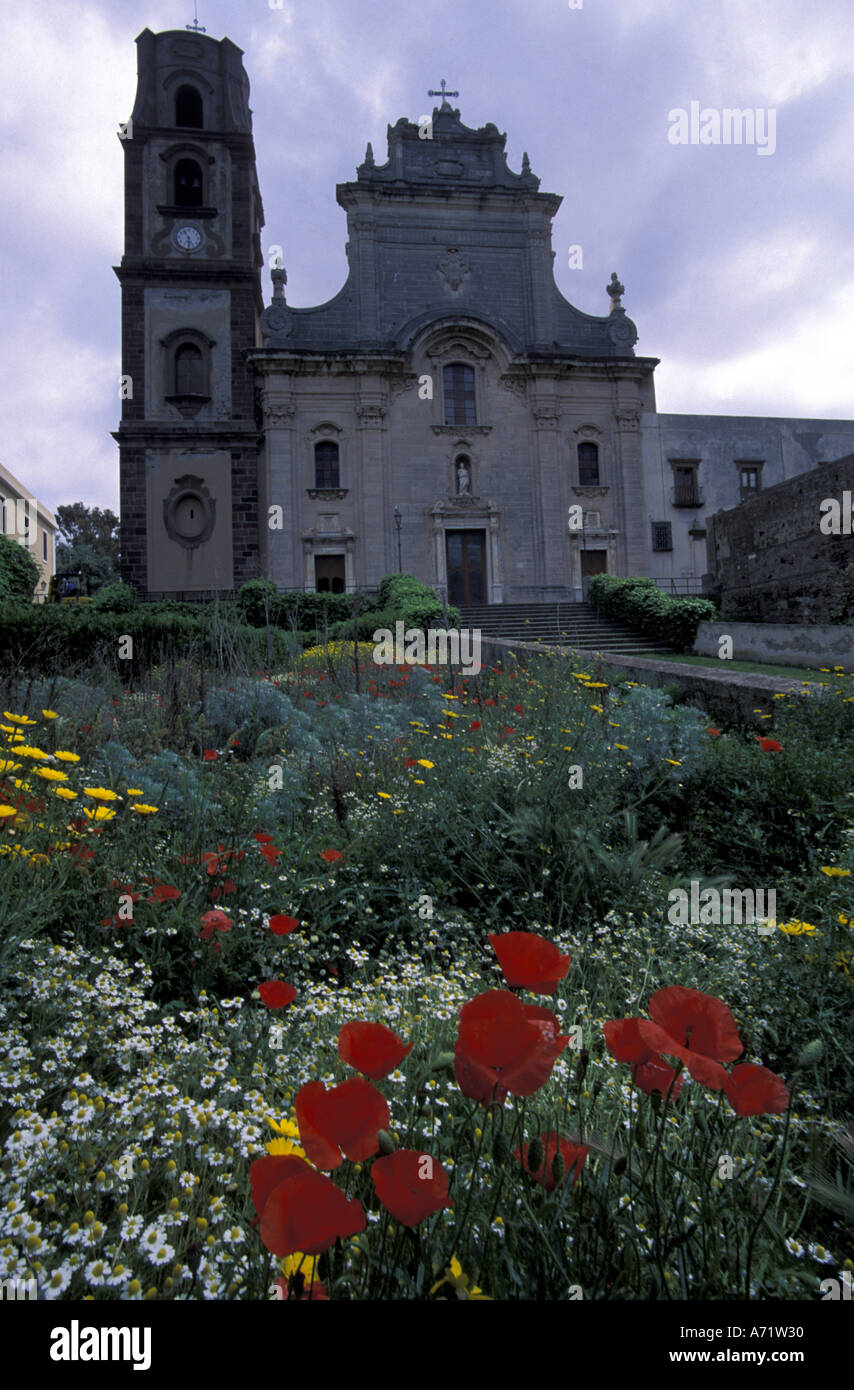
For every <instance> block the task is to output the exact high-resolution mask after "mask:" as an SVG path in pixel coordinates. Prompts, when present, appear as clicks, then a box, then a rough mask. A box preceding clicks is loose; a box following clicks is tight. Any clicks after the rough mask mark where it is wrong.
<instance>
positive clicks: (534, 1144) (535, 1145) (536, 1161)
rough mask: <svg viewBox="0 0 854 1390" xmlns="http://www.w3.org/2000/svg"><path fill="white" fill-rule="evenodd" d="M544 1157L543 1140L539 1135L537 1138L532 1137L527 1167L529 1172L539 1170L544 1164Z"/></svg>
mask: <svg viewBox="0 0 854 1390" xmlns="http://www.w3.org/2000/svg"><path fill="white" fill-rule="evenodd" d="M543 1157H544V1155H543V1144H542V1140H541V1139H540V1138H539V1136H537V1137H536V1138H534V1139H532V1140H531V1142H530V1144H529V1145H528V1163H527V1168H528V1172H529V1173H538V1172H539V1170H540V1169H541V1168H542V1166H543Z"/></svg>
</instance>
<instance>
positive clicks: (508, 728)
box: [501, 724, 516, 738]
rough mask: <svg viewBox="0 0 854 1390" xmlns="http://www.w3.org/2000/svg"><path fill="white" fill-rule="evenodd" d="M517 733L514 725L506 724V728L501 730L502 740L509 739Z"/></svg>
mask: <svg viewBox="0 0 854 1390" xmlns="http://www.w3.org/2000/svg"><path fill="white" fill-rule="evenodd" d="M515 732H516V730H515V729H514V728H513V725H512V724H505V725H504V728H503V729H502V730H501V736H502V738H507V737H508V736H509V735H510V734H515Z"/></svg>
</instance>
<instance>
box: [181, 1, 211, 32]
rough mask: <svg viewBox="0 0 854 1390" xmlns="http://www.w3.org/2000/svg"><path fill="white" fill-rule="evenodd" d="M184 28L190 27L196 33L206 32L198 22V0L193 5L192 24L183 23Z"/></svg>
mask: <svg viewBox="0 0 854 1390" xmlns="http://www.w3.org/2000/svg"><path fill="white" fill-rule="evenodd" d="M184 28H185V29H192V30H193V32H194V33H196V34H206V33H207V32H208V31H207V29H206V28H205V27H204V25H203V24H200V23H199V7H198V0H196V3H194V5H193V22H192V24H185V25H184Z"/></svg>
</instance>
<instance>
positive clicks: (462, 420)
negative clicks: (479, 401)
mask: <svg viewBox="0 0 854 1390" xmlns="http://www.w3.org/2000/svg"><path fill="white" fill-rule="evenodd" d="M443 380H444V386H445V424H446V425H475V424H477V417H476V412H475V394H474V368H473V367H467V366H466V365H465V363H463V362H452V363H451V364H450V366H448V367H446V368H445V370H444V373H443Z"/></svg>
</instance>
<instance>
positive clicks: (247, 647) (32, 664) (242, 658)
mask: <svg viewBox="0 0 854 1390" xmlns="http://www.w3.org/2000/svg"><path fill="white" fill-rule="evenodd" d="M163 607H164V605H160V606H159V609H158V611H152V609H151V608H149V606H148V605H147V604H139V605H138V606H137V607H135V608H134V609H133V610H132V611H130V612H118V613H117V612H104V611H103V610H101V611H98V610H97V609H96V608H95V607H94V604H87V605H85V606H82V605H76V604H75V605H71V604H68V605H60V604H49V605H48V604H33V605H32V607H31V608H30V609H26V608H23V607H22V606H21V605H20V604H19V603H17V602H14V601H9V600H6V601H5V602H4V601H2V600H0V652H2V661H3V666H4V667H5V668H7V669H8V668H9V667H12V668H14V667H15V666H16V665H17V666H20V668H21V669H22V670H30V671H33V672H35V673H38V674H40V675H50V674H54V673H57V672H62V671H66V672H67V671H68V670H71V669H78V670H79V669H81V668H83V667H88V666H91V665H92V664H100V665H104V666H106V667H107V668H108V669H112V670H116V671H118V672H121V674H122V679H123V680H124V679H130V678H132V677H136V676H138V675H140V673H141V672H143V671H145V670H148V669H150V668H151V667H152V666H155V665H161V664H163V663H165V662H168V661H170V660H172V661H175V660H184V659H186V658H188V657H190V656H192V654H193V653H194V652H195V654H196V655H197V656H199V657H201V656H202V655H203V654H204V655H205V657H206V659H207V661H209V662H212V663H213V664H214V665H215V666H216V665H231V664H234V663H237V664H238V665H240V664H242V665H243V666H244V667H246V668H247V669H248V670H250V671H259V670H261V669H263V668H264V666H265V665H266V660H267V640H266V633H265V632H263V631H259V630H258V629H257V628H253V627H247V626H245V625H238V624H235V623H232V622H223V621H216V611H215V610H214V609H213V608H211V607H207V606H206V607H204V608H201V610H200V612H199V613H198V615H195V616H187V615H185V614H183V613H171V612H169V611H166V612H164V611H162V609H163ZM220 618H221V615H220ZM124 636H130V637H132V638H133V656H132V658H131V659H130V660H125V659H122V658H121V657H120V656H119V639H120V638H122V637H124ZM272 636H273V654H274V657H275V659H276V661H277V662H282V663H286V662H287V660H288V656H289V652H290V647H291V643H290V642H289V640H288V637H287V634H285V633H279V632H276V631H274V632H273V634H272Z"/></svg>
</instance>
